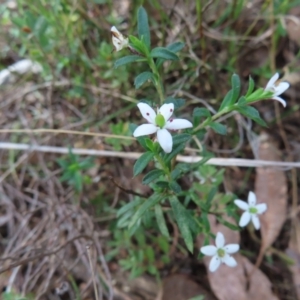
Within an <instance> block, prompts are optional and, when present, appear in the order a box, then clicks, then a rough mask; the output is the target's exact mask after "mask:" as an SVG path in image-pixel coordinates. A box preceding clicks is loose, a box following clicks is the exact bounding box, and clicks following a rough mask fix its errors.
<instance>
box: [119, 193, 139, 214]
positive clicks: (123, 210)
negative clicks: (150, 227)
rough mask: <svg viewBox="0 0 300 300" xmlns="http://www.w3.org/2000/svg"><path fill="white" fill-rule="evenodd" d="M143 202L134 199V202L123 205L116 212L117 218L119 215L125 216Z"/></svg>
mask: <svg viewBox="0 0 300 300" xmlns="http://www.w3.org/2000/svg"><path fill="white" fill-rule="evenodd" d="M142 201H143V200H142V199H140V198H136V199H135V200H133V201H131V202H129V203H127V204H125V205H124V206H122V207H121V208H120V209H119V210H118V212H117V217H118V218H119V217H120V216H121V215H123V214H125V213H126V212H127V211H129V210H131V209H133V208H134V207H136V206H138V205H140V204H141V202H142Z"/></svg>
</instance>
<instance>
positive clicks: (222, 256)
mask: <svg viewBox="0 0 300 300" xmlns="http://www.w3.org/2000/svg"><path fill="white" fill-rule="evenodd" d="M239 249H240V245H239V244H228V245H225V238H224V235H223V234H222V233H221V232H218V233H217V236H216V246H213V245H209V246H203V247H201V248H200V251H201V252H202V253H203V254H204V255H207V256H212V259H211V261H210V263H209V271H211V272H215V271H216V270H217V269H218V268H219V266H220V265H221V263H224V264H226V265H227V266H228V267H235V266H236V265H237V262H236V260H235V259H234V258H233V257H232V256H230V254H232V253H235V252H237V251H239Z"/></svg>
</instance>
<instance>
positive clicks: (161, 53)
mask: <svg viewBox="0 0 300 300" xmlns="http://www.w3.org/2000/svg"><path fill="white" fill-rule="evenodd" d="M150 56H151V57H154V58H164V59H167V60H178V59H179V57H178V56H177V55H176V54H175V53H174V52H172V51H170V50H168V49H167V48H164V47H156V48H154V49H152V51H151V53H150Z"/></svg>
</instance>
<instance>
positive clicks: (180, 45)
mask: <svg viewBox="0 0 300 300" xmlns="http://www.w3.org/2000/svg"><path fill="white" fill-rule="evenodd" d="M184 46H185V44H184V43H182V42H175V43H172V44H170V45H168V46H167V47H166V48H167V49H168V50H170V51H172V52H174V53H177V52H179V51H180V50H181V49H182V48H183V47H184ZM164 61H166V60H165V59H163V58H158V59H157V61H156V65H157V67H158V68H159V67H160V66H161V65H162V64H163V63H164Z"/></svg>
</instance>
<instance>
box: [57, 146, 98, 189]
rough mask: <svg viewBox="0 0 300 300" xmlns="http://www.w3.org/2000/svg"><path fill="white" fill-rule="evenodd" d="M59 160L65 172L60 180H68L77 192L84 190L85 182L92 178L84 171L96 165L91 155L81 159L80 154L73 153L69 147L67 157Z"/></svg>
mask: <svg viewBox="0 0 300 300" xmlns="http://www.w3.org/2000/svg"><path fill="white" fill-rule="evenodd" d="M57 162H58V164H59V165H60V167H61V168H62V173H63V174H62V176H61V177H60V180H61V181H62V182H64V181H66V182H67V183H68V184H69V185H71V186H72V187H73V188H74V189H75V191H76V192H77V193H80V192H82V189H83V185H84V184H88V183H91V178H90V177H89V176H87V175H84V174H83V171H86V170H88V169H91V168H92V167H94V162H93V159H92V158H91V157H89V158H86V159H80V158H79V156H78V155H75V154H73V153H72V150H71V148H69V155H68V156H67V157H66V158H60V159H58V160H57Z"/></svg>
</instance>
